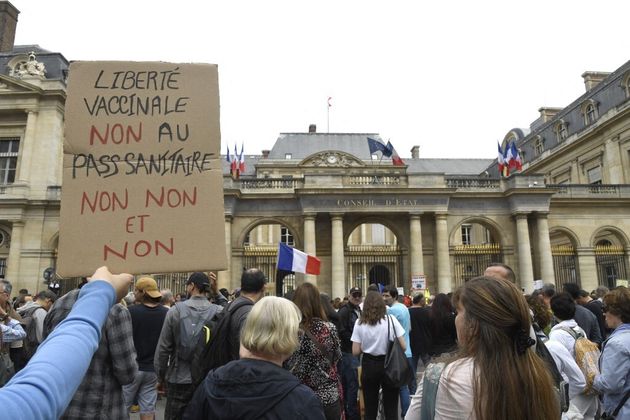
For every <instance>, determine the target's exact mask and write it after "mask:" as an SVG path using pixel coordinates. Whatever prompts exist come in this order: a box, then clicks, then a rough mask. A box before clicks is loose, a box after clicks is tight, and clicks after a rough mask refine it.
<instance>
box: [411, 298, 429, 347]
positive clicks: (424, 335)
mask: <svg viewBox="0 0 630 420" xmlns="http://www.w3.org/2000/svg"><path fill="white" fill-rule="evenodd" d="M429 311H431V308H430V307H424V308H421V307H417V306H412V307H411V308H409V318H410V321H411V331H410V332H409V341H410V344H411V352H412V353H413V355H414V356H424V355H428V354H429V351H430V349H431V344H432V342H431V319H430V315H429Z"/></svg>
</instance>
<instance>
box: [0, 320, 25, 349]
mask: <svg viewBox="0 0 630 420" xmlns="http://www.w3.org/2000/svg"><path fill="white" fill-rule="evenodd" d="M0 329H2V341H3V342H5V343H11V342H13V341H18V340H23V339H24V338H26V331H24V328H22V326H21V325H20V322H19V321H17V320H15V319H13V318H11V319H9V322H8V323H7V324H0Z"/></svg>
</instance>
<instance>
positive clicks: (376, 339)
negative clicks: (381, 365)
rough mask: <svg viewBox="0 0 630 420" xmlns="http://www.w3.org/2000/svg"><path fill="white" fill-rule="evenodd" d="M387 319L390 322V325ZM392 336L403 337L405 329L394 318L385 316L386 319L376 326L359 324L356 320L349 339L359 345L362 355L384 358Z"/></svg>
mask: <svg viewBox="0 0 630 420" xmlns="http://www.w3.org/2000/svg"><path fill="white" fill-rule="evenodd" d="M388 319H389V320H391V324H390V321H388ZM387 325H389V337H388V336H387ZM392 326H393V329H392ZM394 334H395V336H396V337H402V336H403V335H405V329H404V328H403V327H402V325H400V322H398V320H397V319H396V318H395V317H393V316H391V315H386V318H383V319H381V320H380V321H379V322H378V324H376V325H369V324H360V323H359V320H358V319H357V322H356V323H355V324H354V330H353V331H352V337H351V338H350V339H351V340H352V341H353V342H355V343H360V344H361V351H362V352H363V353H368V354H371V355H372V356H384V355H385V354H387V344H388V343H389V342H390V341H392V340H393V339H394Z"/></svg>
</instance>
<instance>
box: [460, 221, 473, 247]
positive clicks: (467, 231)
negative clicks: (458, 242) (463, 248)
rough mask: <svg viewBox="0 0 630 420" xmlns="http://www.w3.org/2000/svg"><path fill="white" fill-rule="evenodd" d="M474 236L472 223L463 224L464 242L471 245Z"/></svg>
mask: <svg viewBox="0 0 630 420" xmlns="http://www.w3.org/2000/svg"><path fill="white" fill-rule="evenodd" d="M471 236H472V225H462V244H464V245H470V244H471V243H472V241H471Z"/></svg>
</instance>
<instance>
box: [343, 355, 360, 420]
mask: <svg viewBox="0 0 630 420" xmlns="http://www.w3.org/2000/svg"><path fill="white" fill-rule="evenodd" d="M340 365H341V369H340V371H341V386H342V387H343V403H344V409H345V412H346V420H358V419H360V418H361V416H360V415H359V407H358V405H357V396H358V394H359V373H358V368H359V358H358V357H355V356H353V355H352V353H342V357H341V363H340Z"/></svg>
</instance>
